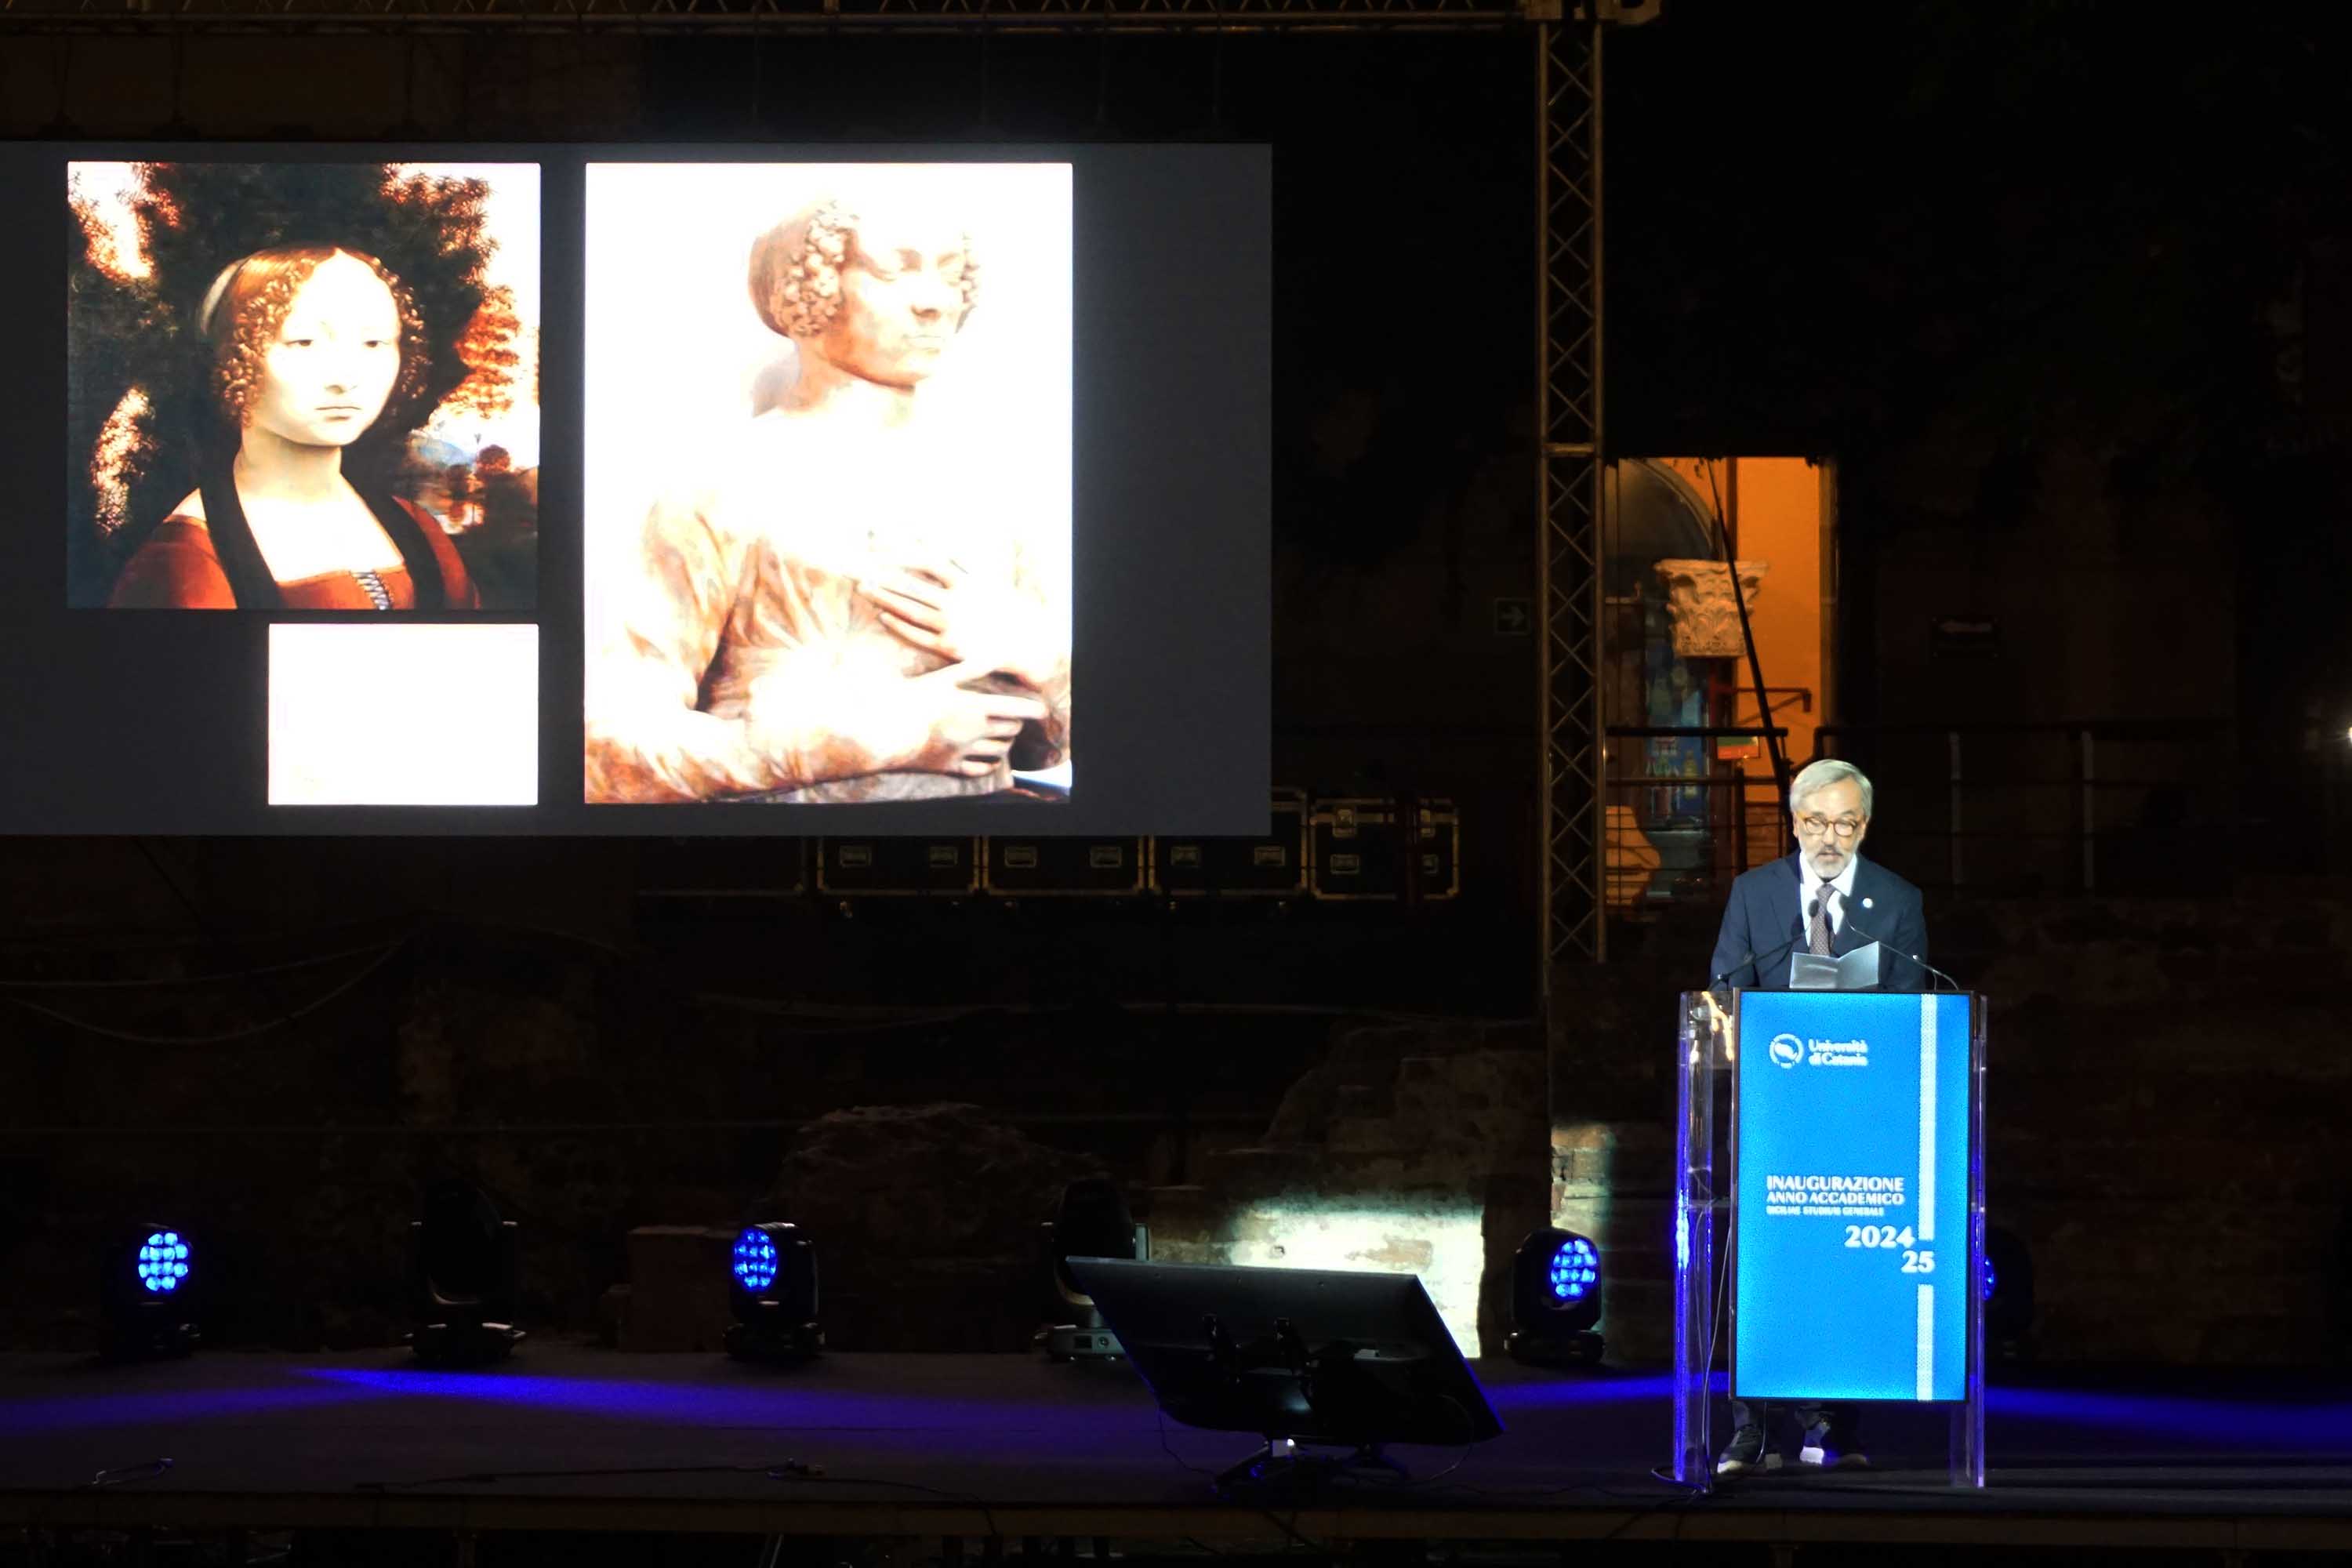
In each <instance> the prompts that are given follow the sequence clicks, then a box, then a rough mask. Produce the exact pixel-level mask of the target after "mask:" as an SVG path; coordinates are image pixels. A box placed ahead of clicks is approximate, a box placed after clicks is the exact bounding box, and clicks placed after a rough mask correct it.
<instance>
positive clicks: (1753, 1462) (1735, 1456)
mask: <svg viewBox="0 0 2352 1568" xmlns="http://www.w3.org/2000/svg"><path fill="white" fill-rule="evenodd" d="M1762 1458H1764V1428H1763V1427H1761V1426H1756V1425H1754V1424H1753V1423H1751V1424H1749V1425H1748V1426H1742V1427H1741V1428H1740V1429H1739V1430H1738V1431H1737V1432H1734V1433H1733V1434H1732V1435H1731V1446H1730V1447H1727V1448H1726V1449H1724V1450H1723V1453H1722V1456H1721V1457H1720V1458H1717V1460H1716V1461H1715V1473H1716V1474H1717V1475H1718V1476H1739V1475H1745V1474H1747V1473H1748V1471H1749V1470H1752V1469H1754V1468H1756V1467H1757V1465H1758V1462H1759V1461H1760V1460H1761V1459H1762ZM1773 1458H1780V1456H1779V1455H1777V1454H1776V1455H1774V1456H1773Z"/></svg>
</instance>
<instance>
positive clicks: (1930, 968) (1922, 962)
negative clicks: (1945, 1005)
mask: <svg viewBox="0 0 2352 1568" xmlns="http://www.w3.org/2000/svg"><path fill="white" fill-rule="evenodd" d="M1845 923H1846V924H1848V925H1850V926H1852V927H1853V930H1854V932H1855V934H1856V935H1859V936H1864V937H1867V938H1869V939H1870V940H1871V941H1872V942H1876V943H1877V944H1878V945H1879V946H1881V947H1883V948H1885V950H1886V951H1887V952H1891V953H1893V954H1895V957H1897V958H1907V959H1909V960H1910V961H1911V962H1912V963H1916V964H1917V965H1918V966H1919V967H1920V968H1922V969H1924V970H1926V971H1927V973H1930V974H1932V975H1934V976H1935V977H1936V978H1937V979H1938V980H1940V981H1942V982H1943V983H1944V984H1947V985H1948V986H1950V987H1951V988H1952V989H1953V990H1955V991H1965V990H1967V989H1968V987H1967V986H1965V985H1963V984H1960V983H1959V982H1958V981H1957V980H1955V979H1953V978H1952V977H1951V976H1950V975H1948V974H1947V973H1944V972H1943V971H1942V970H1940V969H1938V968H1937V967H1936V966H1935V965H1934V964H1932V963H1928V962H1927V960H1926V959H1924V958H1922V957H1920V956H1919V955H1918V954H1917V953H1916V952H1904V951H1903V950H1902V949H1901V948H1899V947H1897V946H1895V944H1894V943H1893V942H1889V941H1887V940H1886V939H1885V937H1883V936H1880V935H1879V934H1878V933H1877V932H1875V931H1871V930H1870V929H1869V928H1867V927H1865V926H1864V924H1863V923H1862V922H1861V921H1857V920H1855V919H1854V918H1853V910H1846V914H1845Z"/></svg>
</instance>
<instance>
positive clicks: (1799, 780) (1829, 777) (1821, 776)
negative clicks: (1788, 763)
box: [1789, 757, 1871, 819]
mask: <svg viewBox="0 0 2352 1568" xmlns="http://www.w3.org/2000/svg"><path fill="white" fill-rule="evenodd" d="M1848 779H1852V780H1853V782H1854V783H1855V784H1859V785H1861V786H1862V815H1863V816H1864V818H1865V819H1867V818H1868V817H1869V816H1870V795H1871V790H1870V775H1868V774H1867V773H1864V772H1863V771H1862V770H1861V769H1860V768H1858V767H1855V766H1854V765H1853V763H1849V762H1844V761H1842V760H1840V759H1839V758H1836V757H1817V758H1815V759H1814V760H1813V761H1811V762H1810V763H1806V764H1805V765H1804V766H1803V767H1801V768H1800V769H1798V770H1797V776H1796V777H1795V778H1793V779H1791V780H1790V781H1789V811H1790V815H1791V816H1794V815H1795V814H1796V813H1798V812H1800V811H1801V810H1803V809H1804V804H1805V802H1806V801H1807V800H1808V799H1809V798H1811V796H1812V795H1815V794H1817V793H1819V792H1820V791H1822V790H1825V789H1827V788H1829V787H1830V785H1832V784H1843V783H1845V781H1846V780H1848Z"/></svg>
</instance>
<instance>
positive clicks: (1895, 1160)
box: [1674, 991, 1989, 1489]
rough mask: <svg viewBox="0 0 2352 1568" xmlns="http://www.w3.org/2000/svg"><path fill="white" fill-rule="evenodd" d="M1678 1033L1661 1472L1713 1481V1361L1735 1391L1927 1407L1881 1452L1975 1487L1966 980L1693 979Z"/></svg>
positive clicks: (1973, 1121) (1970, 1023)
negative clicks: (1669, 1398)
mask: <svg viewBox="0 0 2352 1568" xmlns="http://www.w3.org/2000/svg"><path fill="white" fill-rule="evenodd" d="M1743 1045H1746V1046H1747V1047H1748V1049H1746V1050H1743V1049H1742V1048H1741V1047H1742V1046H1743ZM1984 1080H1985V1037H1984V1006H1983V1002H1982V999H1981V998H1980V997H1979V996H1977V995H1975V994H1969V993H1961V992H1944V993H1940V994H1921V993H1883V992H1851V991H1711V992H1710V991H1694V992H1689V993H1686V994H1685V995H1684V996H1683V998H1682V1025H1681V1031H1680V1054H1679V1058H1678V1061H1677V1066H1676V1081H1677V1089H1678V1100H1679V1106H1680V1125H1679V1128H1678V1130H1677V1136H1676V1148H1675V1155H1676V1158H1675V1171H1676V1193H1675V1238H1674V1244H1675V1376H1674V1401H1675V1459H1674V1473H1675V1479H1678V1480H1681V1481H1684V1482H1685V1483H1687V1484H1689V1485H1691V1486H1694V1487H1697V1488H1700V1489H1712V1488H1713V1487H1714V1486H1715V1484H1716V1473H1715V1466H1716V1459H1717V1455H1718V1454H1719V1452H1720V1451H1721V1449H1722V1447H1723V1446H1724V1445H1725V1444H1726V1443H1727V1441H1728V1440H1729V1438H1730V1436H1731V1432H1732V1424H1731V1419H1730V1415H1729V1412H1728V1410H1727V1407H1725V1406H1724V1405H1723V1404H1722V1402H1721V1400H1720V1396H1719V1394H1718V1393H1717V1384H1716V1382H1715V1379H1714V1372H1715V1368H1716V1366H1717V1363H1718V1361H1719V1360H1726V1359H1727V1362H1728V1366H1729V1372H1730V1391H1731V1394H1732V1396H1733V1397H1734V1398H1738V1399H1742V1400H1747V1401H1750V1402H1769V1403H1770V1404H1773V1405H1783V1404H1793V1405H1854V1406H1868V1407H1871V1408H1879V1407H1882V1406H1885V1405H1897V1404H1899V1405H1908V1406H1912V1407H1915V1408H1918V1407H1933V1408H1934V1409H1936V1410H1937V1411H1940V1412H1941V1413H1942V1414H1944V1415H1948V1419H1949V1431H1948V1435H1939V1436H1942V1440H1941V1441H1937V1439H1936V1438H1935V1437H1930V1438H1928V1439H1927V1442H1928V1443H1932V1444H1933V1445H1934V1447H1937V1448H1940V1449H1941V1450H1942V1452H1940V1453H1937V1454H1934V1455H1932V1457H1931V1456H1929V1455H1927V1454H1926V1453H1924V1452H1921V1453H1920V1454H1919V1457H1918V1458H1902V1459H1896V1461H1895V1465H1894V1467H1893V1468H1899V1469H1906V1470H1916V1469H1919V1468H1927V1469H1929V1470H1931V1471H1932V1469H1933V1468H1935V1466H1936V1465H1937V1463H1938V1462H1940V1463H1942V1464H1944V1465H1946V1466H1947V1467H1948V1470H1949V1477H1950V1481H1951V1484H1952V1485H1953V1486H1955V1487H1981V1486H1983V1485H1984V1482H1985V1455H1984V1301H1985V1296H1986V1294H1987V1285H1988V1279H1989V1277H1988V1275H1987V1274H1986V1271H1985V1259H1984ZM1874 1419H1877V1418H1875V1417H1874ZM1915 1425H1916V1424H1915ZM1931 1430H1932V1427H1931ZM1918 1448H1919V1446H1918V1445H1914V1449H1915V1452H1916V1451H1918ZM1878 1457H1879V1458H1881V1459H1882V1460H1883V1459H1885V1458H1891V1457H1892V1456H1888V1455H1885V1454H1881V1455H1880V1456H1878Z"/></svg>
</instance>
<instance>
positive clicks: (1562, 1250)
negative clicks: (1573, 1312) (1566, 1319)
mask: <svg viewBox="0 0 2352 1568" xmlns="http://www.w3.org/2000/svg"><path fill="white" fill-rule="evenodd" d="M1550 1279H1551V1293H1552V1297H1553V1299H1554V1300H1558V1301H1559V1302H1561V1303H1563V1304H1565V1303H1567V1302H1570V1301H1581V1300H1584V1298H1585V1297H1586V1296H1587V1295H1589V1294H1590V1293H1591V1290H1592V1288H1593V1287H1594V1286H1595V1285H1597V1284H1599V1283H1600V1282H1601V1255H1600V1254H1599V1253H1598V1252H1597V1251H1595V1250H1594V1248H1593V1246H1592V1243H1591V1242H1590V1241H1587V1240H1586V1239H1585V1238H1584V1237H1580V1236H1570V1237H1568V1238H1567V1239H1566V1240H1564V1241H1562V1242H1561V1243H1560V1244H1559V1247H1556V1248H1555V1249H1554V1250H1553V1252H1552V1255H1551V1268H1550Z"/></svg>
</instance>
